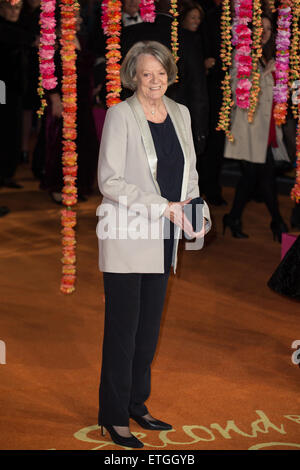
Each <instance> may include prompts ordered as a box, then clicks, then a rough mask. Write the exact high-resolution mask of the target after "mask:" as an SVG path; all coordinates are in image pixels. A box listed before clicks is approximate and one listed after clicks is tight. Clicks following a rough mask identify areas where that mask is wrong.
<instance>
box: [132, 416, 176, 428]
mask: <svg viewBox="0 0 300 470" xmlns="http://www.w3.org/2000/svg"><path fill="white" fill-rule="evenodd" d="M130 418H131V419H133V420H134V421H136V422H137V423H138V424H139V425H140V426H141V427H142V428H144V429H150V430H152V431H167V430H168V429H172V426H171V424H168V423H164V422H163V421H159V419H154V418H153V420H154V421H153V420H151V421H150V419H146V418H143V417H142V416H136V415H130Z"/></svg>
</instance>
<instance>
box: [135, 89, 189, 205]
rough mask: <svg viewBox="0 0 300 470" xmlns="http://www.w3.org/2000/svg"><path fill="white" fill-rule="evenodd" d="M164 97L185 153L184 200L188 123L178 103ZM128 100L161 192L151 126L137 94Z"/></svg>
mask: <svg viewBox="0 0 300 470" xmlns="http://www.w3.org/2000/svg"><path fill="white" fill-rule="evenodd" d="M163 99H164V103H165V106H166V108H167V111H168V114H169V116H170V118H171V121H172V123H173V125H174V128H175V131H176V134H177V137H178V139H179V142H180V145H181V148H182V151H183V155H184V170H183V178H182V187H181V200H183V199H184V198H185V196H186V192H187V183H188V172H189V162H188V143H187V132H186V125H185V122H184V119H183V116H182V114H181V111H180V108H179V106H178V104H177V103H176V102H175V101H173V100H171V99H169V98H167V97H166V96H164V97H163ZM126 101H127V103H128V104H129V106H130V107H131V110H132V112H133V115H134V117H135V119H136V121H137V123H138V125H139V128H140V131H141V135H142V140H143V143H144V147H145V151H146V156H147V160H148V164H149V167H150V171H151V175H152V178H153V181H154V184H155V187H156V189H157V191H158V193H159V194H160V188H159V185H158V183H157V155H156V151H155V146H154V142H153V139H152V134H151V131H150V127H149V124H148V122H147V119H146V116H145V113H144V110H143V108H142V105H141V104H140V102H139V100H138V98H137V96H136V94H134V95H133V96H131V97H130V98H128V99H127V100H126Z"/></svg>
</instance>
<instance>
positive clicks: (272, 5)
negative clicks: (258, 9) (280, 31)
mask: <svg viewBox="0 0 300 470" xmlns="http://www.w3.org/2000/svg"><path fill="white" fill-rule="evenodd" d="M268 3H269V9H270V11H271V12H272V13H275V11H276V7H275V0H268Z"/></svg>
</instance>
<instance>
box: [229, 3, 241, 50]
mask: <svg viewBox="0 0 300 470" xmlns="http://www.w3.org/2000/svg"><path fill="white" fill-rule="evenodd" d="M239 8H240V0H234V12H235V17H234V18H233V22H232V39H231V43H232V45H233V46H236V45H237V43H238V36H237V33H236V27H237V25H238V21H239Z"/></svg>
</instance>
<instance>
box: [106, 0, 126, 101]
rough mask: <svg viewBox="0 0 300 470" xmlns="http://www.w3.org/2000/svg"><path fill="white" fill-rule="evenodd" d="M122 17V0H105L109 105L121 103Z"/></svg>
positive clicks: (107, 97) (107, 96)
mask: <svg viewBox="0 0 300 470" xmlns="http://www.w3.org/2000/svg"><path fill="white" fill-rule="evenodd" d="M121 18H122V3H121V2H120V0H103V3H102V18H101V21H102V28H103V31H104V34H105V35H106V36H107V39H106V49H107V53H106V54H105V57H106V91H107V95H106V104H107V106H108V107H110V106H113V105H114V104H117V103H120V101H121V100H120V93H121V79H120V68H121V66H120V63H119V62H120V60H121V52H120V49H121V46H120V34H121Z"/></svg>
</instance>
